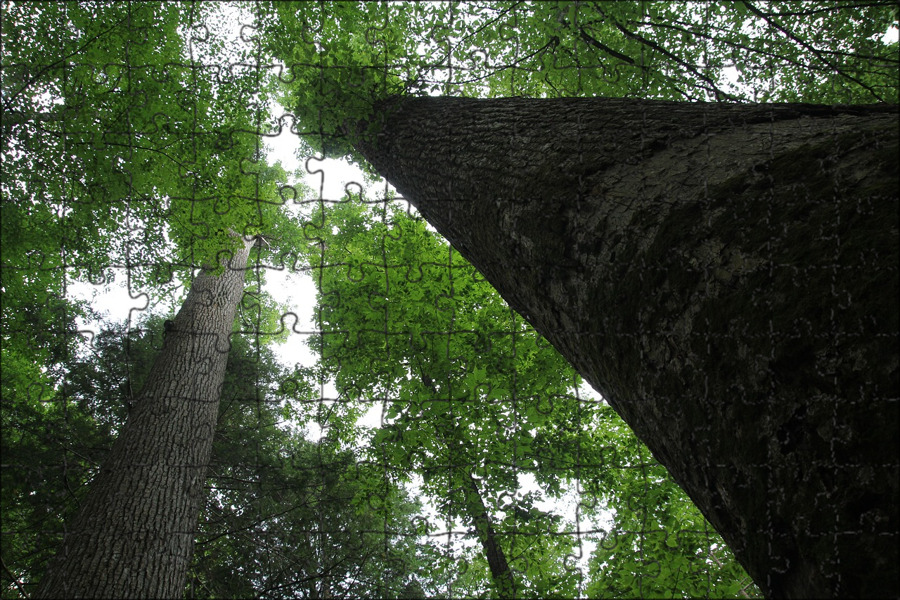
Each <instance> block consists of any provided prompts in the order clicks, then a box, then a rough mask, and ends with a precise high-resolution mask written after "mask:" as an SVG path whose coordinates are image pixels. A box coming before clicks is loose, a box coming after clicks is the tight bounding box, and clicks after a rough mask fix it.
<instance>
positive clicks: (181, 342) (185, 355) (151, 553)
mask: <svg viewBox="0 0 900 600" xmlns="http://www.w3.org/2000/svg"><path fill="white" fill-rule="evenodd" d="M252 245H253V243H252V242H250V241H248V242H245V243H244V244H243V245H242V246H241V247H239V248H238V249H237V250H236V251H235V252H234V254H233V256H231V257H230V258H229V259H228V260H225V261H224V263H223V264H225V265H226V268H225V271H224V273H222V274H221V275H219V276H214V275H213V274H212V273H210V272H207V271H204V272H202V273H201V274H200V275H199V276H198V277H197V278H196V279H195V280H194V282H193V284H192V285H191V289H190V292H189V293H188V296H187V298H186V299H185V301H184V304H183V305H182V307H181V310H180V311H179V312H178V314H177V315H176V317H175V319H174V320H173V321H172V322H167V326H166V334H165V341H164V343H163V348H162V350H161V351H160V354H159V356H158V357H157V358H156V361H155V362H154V363H153V367H152V369H151V371H150V375H149V376H148V378H147V382H146V383H145V384H144V388H143V389H142V390H141V393H140V394H139V396H138V398H137V400H136V402H135V406H134V409H133V410H132V411H131V413H130V415H129V417H128V421H127V423H126V424H125V427H124V428H123V429H122V433H121V434H120V435H119V437H118V438H117V439H116V441H115V443H114V444H113V447H112V450H111V451H110V454H109V456H108V457H107V459H106V460H105V461H104V463H103V465H102V466H101V469H100V473H99V474H98V475H97V477H96V478H95V479H94V480H93V481H92V482H91V484H90V489H89V490H88V493H87V497H86V498H85V501H84V503H83V505H82V506H81V508H80V509H79V512H78V515H77V516H76V517H75V519H74V521H73V522H72V523H67V527H66V534H65V537H64V539H63V544H62V547H61V548H60V550H59V552H58V553H57V555H56V557H55V558H54V560H53V561H52V562H51V564H50V567H49V569H48V571H47V574H46V575H45V576H44V578H43V580H42V581H41V582H40V584H39V586H38V589H37V592H36V593H35V597H36V598H178V597H181V596H183V595H184V586H185V582H186V578H187V570H188V566H189V564H190V561H191V556H192V552H193V547H194V534H195V530H196V528H197V519H198V517H199V514H200V507H201V503H202V500H203V497H204V496H203V494H204V491H203V490H204V482H205V478H206V469H207V466H208V464H209V460H210V454H211V452H212V443H213V434H214V432H215V428H216V421H217V417H218V409H219V397H220V395H221V389H222V383H223V381H224V379H225V366H226V361H227V357H228V351H229V348H230V341H229V336H230V335H231V329H232V325H233V324H234V317H235V312H236V311H237V306H238V302H240V299H241V296H242V294H243V290H244V274H245V270H246V264H247V258H248V256H249V253H250V248H251V247H252Z"/></svg>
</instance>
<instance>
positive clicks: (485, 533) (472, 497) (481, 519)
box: [463, 473, 516, 598]
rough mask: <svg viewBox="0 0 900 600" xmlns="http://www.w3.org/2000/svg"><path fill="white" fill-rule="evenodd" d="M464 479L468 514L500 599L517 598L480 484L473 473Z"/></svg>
mask: <svg viewBox="0 0 900 600" xmlns="http://www.w3.org/2000/svg"><path fill="white" fill-rule="evenodd" d="M463 479H464V485H465V488H466V489H465V495H466V512H467V513H468V515H469V518H470V519H471V520H472V524H473V525H474V526H475V532H476V533H477V535H478V541H479V542H481V547H482V549H483V550H484V555H485V557H486V558H487V562H488V568H489V569H490V570H491V579H493V581H494V586H495V587H496V589H497V594H498V595H499V597H500V598H515V597H516V580H515V577H513V572H512V570H511V569H510V568H509V563H508V562H507V561H506V554H504V553H503V548H501V547H500V542H499V541H498V540H497V533H496V532H495V531H494V526H493V524H492V523H491V515H490V514H489V513H488V510H487V507H486V506H485V505H484V500H483V499H482V498H481V491H480V490H479V489H478V482H477V481H475V478H474V477H473V476H472V474H471V473H468V474H466V475H464V476H463Z"/></svg>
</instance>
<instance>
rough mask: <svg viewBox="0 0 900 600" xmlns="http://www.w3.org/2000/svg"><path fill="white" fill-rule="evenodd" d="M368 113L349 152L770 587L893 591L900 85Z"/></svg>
mask: <svg viewBox="0 0 900 600" xmlns="http://www.w3.org/2000/svg"><path fill="white" fill-rule="evenodd" d="M375 114H376V117H377V119H376V120H374V122H373V123H372V124H373V125H374V126H375V127H373V128H372V129H373V130H375V131H376V132H377V133H374V134H371V133H362V132H363V131H365V128H364V127H359V128H355V129H354V130H353V131H349V133H350V134H351V136H353V137H355V139H356V146H357V149H358V150H359V151H360V152H361V153H362V154H363V155H364V156H365V157H366V158H367V159H368V160H369V161H370V162H371V163H372V164H373V165H374V166H375V168H376V169H377V170H378V171H379V172H380V173H381V174H382V175H384V176H385V177H386V178H387V179H388V180H389V181H390V182H391V183H393V184H394V186H396V188H397V189H398V190H399V191H400V193H401V194H403V196H405V197H406V198H407V199H409V200H410V201H412V203H413V204H414V205H415V206H416V208H417V209H418V210H419V211H420V212H421V214H422V215H423V216H424V217H425V218H426V219H427V220H428V221H429V222H430V223H431V224H432V225H433V226H434V227H436V228H437V229H438V231H440V232H441V233H442V234H443V235H444V236H445V237H446V238H447V239H448V240H449V241H450V242H451V243H452V244H453V245H454V247H456V248H457V249H458V250H459V251H460V252H461V253H462V254H463V255H464V256H466V258H468V259H469V260H470V261H471V262H472V263H473V264H474V265H475V266H476V267H477V268H478V269H479V270H480V271H481V272H482V273H483V274H484V275H485V276H486V277H487V279H488V280H489V281H490V282H491V283H492V284H493V285H494V286H495V287H496V288H497V290H498V291H499V292H500V293H501V294H502V295H503V297H504V298H505V299H506V300H507V301H508V302H509V303H510V304H511V305H512V306H513V308H515V309H516V310H518V311H519V312H520V313H522V314H523V315H524V316H525V317H526V318H527V319H528V320H529V321H530V322H531V323H532V324H533V325H534V327H535V328H536V329H537V330H538V331H539V332H540V333H541V334H543V335H544V336H545V337H546V338H547V339H548V340H549V341H550V342H551V343H552V344H553V345H554V346H555V347H556V348H557V349H559V350H560V352H562V354H563V355H564V356H566V358H567V359H568V360H569V361H571V362H572V364H573V365H574V366H575V367H576V368H577V369H578V370H579V372H580V373H581V374H582V375H583V376H584V377H585V378H586V379H587V381H589V382H590V383H591V384H592V385H593V386H594V387H595V388H596V389H597V390H598V391H599V392H601V393H602V394H603V396H604V397H605V398H606V399H607V401H609V403H610V404H611V405H612V406H613V407H614V408H615V409H616V411H617V412H618V413H619V414H620V415H622V417H623V418H624V419H625V421H626V422H628V424H629V425H630V426H631V427H632V428H633V429H634V431H635V432H636V433H637V434H638V436H639V437H640V438H641V439H642V440H643V441H644V442H645V443H646V444H647V445H648V446H649V447H650V449H651V450H652V451H653V453H654V455H655V456H656V457H657V459H658V460H659V461H660V462H661V463H662V464H664V465H665V466H666V467H667V468H668V469H669V471H670V472H671V473H672V475H673V476H674V478H675V479H676V481H677V482H678V483H679V484H680V485H681V486H682V487H683V488H684V489H685V491H686V492H687V493H688V494H689V495H690V496H691V498H692V499H693V500H694V502H696V504H697V505H698V506H699V508H700V509H701V510H702V511H703V513H704V514H705V515H706V517H707V518H708V519H709V520H710V522H711V523H712V524H713V525H714V526H715V527H716V529H718V531H719V532H720V533H721V534H722V536H723V537H724V538H725V540H726V541H727V542H728V544H729V545H730V546H731V548H732V549H733V550H734V552H735V554H736V556H737V557H738V559H739V560H740V562H741V563H742V564H743V565H744V566H745V567H746V568H747V570H748V572H749V573H750V575H751V576H752V577H753V579H754V580H755V581H756V582H757V584H758V585H759V586H760V588H761V589H762V590H763V592H764V593H765V594H766V595H767V596H770V597H781V596H785V597H804V596H807V597H809V596H812V597H833V596H848V597H849V596H897V595H898V593H900V589H898V567H897V565H898V564H900V560H898V553H897V547H898V510H897V506H898V480H900V477H898V436H897V430H898V402H897V399H898V395H900V392H898V387H900V386H898V318H897V306H898V304H900V293H898V251H900V249H898V228H897V210H898V172H897V165H898V145H897V137H898V135H897V107H896V106H865V107H863V106H860V107H852V106H847V107H824V106H814V105H718V104H681V103H667V102H651V101H635V100H624V99H596V98H581V99H558V100H532V99H522V98H509V99H499V100H470V99H454V98H417V99H407V100H398V99H392V100H391V101H389V102H387V103H385V104H383V105H380V106H378V107H376V113H375ZM363 125H367V124H363Z"/></svg>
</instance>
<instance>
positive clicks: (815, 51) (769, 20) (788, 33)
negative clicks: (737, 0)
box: [744, 0, 884, 102]
mask: <svg viewBox="0 0 900 600" xmlns="http://www.w3.org/2000/svg"><path fill="white" fill-rule="evenodd" d="M744 5H745V6H746V7H747V10H749V11H750V12H752V13H753V14H755V15H756V16H758V17H759V18H761V19H762V20H764V21H765V22H766V23H768V24H769V25H771V26H772V27H774V28H775V29H777V30H778V31H780V32H781V33H783V34H784V35H785V36H787V38H788V39H790V40H791V41H793V42H795V43H797V44H799V45H800V46H801V47H803V48H806V49H807V50H809V51H810V52H812V53H813V54H814V55H815V56H816V58H818V59H819V60H820V61H822V62H823V63H825V64H826V65H828V66H829V67H830V68H831V69H834V71H835V73H837V74H838V75H841V76H842V77H846V78H847V79H849V80H850V81H853V82H854V83H856V84H858V85H859V86H861V87H862V88H863V89H866V90H868V92H869V93H870V94H872V96H874V97H875V98H876V99H877V100H878V101H879V102H884V99H883V98H882V97H881V96H879V95H878V94H877V93H876V92H875V90H874V89H872V88H871V87H870V86H868V85H866V84H865V83H863V82H862V81H860V80H859V79H857V78H856V77H854V76H852V75H850V74H848V73H845V72H844V71H842V70H841V69H840V68H839V67H838V66H837V65H834V64H832V63H831V62H830V61H829V60H828V59H827V58H825V56H823V55H822V52H820V51H819V50H818V49H817V48H814V47H813V46H811V45H810V44H807V43H806V42H805V41H803V40H802V39H800V38H799V37H797V36H796V35H794V34H793V33H792V32H791V31H789V30H788V29H787V28H785V27H784V26H783V25H781V23H779V22H778V21H776V20H775V19H773V18H770V17H769V16H768V15H767V14H766V13H764V12H762V11H761V10H759V9H758V8H756V7H755V6H753V4H752V3H750V2H749V0H747V1H745V2H744Z"/></svg>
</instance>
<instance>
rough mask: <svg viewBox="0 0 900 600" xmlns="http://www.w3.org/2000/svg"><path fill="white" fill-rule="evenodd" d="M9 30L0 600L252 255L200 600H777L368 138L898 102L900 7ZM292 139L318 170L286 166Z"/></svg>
mask: <svg viewBox="0 0 900 600" xmlns="http://www.w3.org/2000/svg"><path fill="white" fill-rule="evenodd" d="M2 10H3V15H2V17H3V19H2V23H3V25H2V32H0V35H2V46H3V51H2V65H0V69H2V88H0V92H2V94H0V99H2V153H3V154H2V182H0V191H2V203H0V210H2V219H0V227H2V230H0V233H2V246H3V253H2V270H0V276H2V280H0V285H2V294H3V303H2V307H0V326H2V332H0V340H2V356H0V358H2V364H0V366H2V370H0V377H2V412H0V417H2V431H3V436H2V448H0V449H2V455H3V457H4V464H3V469H2V484H3V485H2V493H0V502H2V505H0V510H2V522H3V536H2V542H0V543H2V555H3V570H2V574H0V578H2V594H3V596H4V597H9V598H19V597H29V596H30V595H31V594H32V593H33V590H34V589H35V587H36V585H37V584H38V582H39V581H40V580H41V578H42V577H43V576H44V574H45V572H46V570H47V568H48V563H49V561H50V559H51V557H52V556H53V554H54V553H55V551H56V548H57V547H58V546H59V544H61V543H62V542H63V540H64V539H65V535H66V531H67V530H66V523H67V521H68V520H69V519H70V518H72V516H73V515H74V514H76V513H77V511H78V508H79V506H80V504H81V503H82V501H83V500H84V498H85V495H86V493H87V492H88V489H89V487H90V484H91V482H92V481H93V480H94V479H95V477H96V475H97V473H98V472H99V470H100V465H101V463H103V461H104V459H105V458H106V457H107V456H108V453H109V452H110V448H111V447H112V445H113V441H114V440H115V438H116V436H117V435H118V434H119V433H120V432H121V431H122V429H123V428H124V427H125V423H126V422H127V420H128V417H129V414H130V413H131V411H132V410H133V408H134V402H135V399H136V398H137V397H138V395H139V391H140V389H141V387H142V385H143V383H144V381H145V380H146V379H147V377H148V373H149V371H150V366H151V364H152V363H153V361H154V359H155V357H156V356H157V355H158V354H159V353H160V352H161V349H162V347H163V345H164V340H165V336H166V334H167V331H168V330H167V325H166V323H171V319H172V318H173V315H174V314H175V313H176V312H177V310H178V307H179V305H180V304H181V302H182V301H183V300H184V298H185V296H186V294H187V292H188V289H189V288H190V286H191V284H192V282H193V281H194V280H195V279H196V278H197V277H198V274H199V273H200V271H201V269H203V268H207V269H210V270H213V271H215V270H216V269H218V272H220V273H221V271H222V270H223V268H222V267H221V265H222V264H223V261H222V257H223V256H230V255H231V254H232V253H234V252H236V249H237V248H238V246H239V243H238V238H239V237H240V236H243V237H244V238H245V239H248V240H255V243H254V244H253V248H252V250H251V254H250V259H249V262H248V268H247V271H246V276H245V288H244V292H243V297H242V299H241V302H240V305H239V306H238V311H237V314H238V316H237V317H236V319H235V322H234V325H233V328H232V335H231V336H230V338H229V344H228V347H227V356H228V359H227V368H226V379H225V383H224V384H223V385H222V388H221V394H220V397H219V398H216V401H217V402H218V413H217V414H218V417H217V423H216V427H215V442H214V444H213V449H212V457H211V459H210V464H209V468H208V471H207V480H206V483H205V485H204V497H203V501H202V509H201V513H200V515H199V520H198V528H197V532H196V536H195V538H196V541H195V546H194V554H193V558H192V561H191V563H190V567H189V573H188V577H187V581H186V584H185V594H186V595H187V596H189V597H220V596H230V597H246V596H261V597H298V596H299V597H309V598H315V597H328V596H369V597H407V598H413V597H423V596H425V597H434V598H444V597H446V598H449V597H460V596H465V597H506V596H509V595H513V594H514V595H515V596H516V597H535V598H541V597H548V596H554V597H658V596H687V597H695V596H703V597H707V596H716V597H735V596H739V597H751V596H756V595H759V590H758V589H757V588H756V587H755V586H754V585H753V583H752V582H751V581H750V579H749V577H748V576H747V574H746V572H745V571H744V570H743V568H742V567H741V566H740V565H739V564H738V562H737V561H736V560H735V558H734V556H733V555H732V553H731V552H730V551H729V549H728V548H727V546H726V545H725V543H724V542H723V541H722V539H721V537H720V536H719V535H718V534H717V533H716V532H715V531H714V529H713V528H712V527H711V526H710V524H709V523H708V522H707V521H706V519H704V517H703V515H702V514H701V513H700V511H699V510H698V509H697V508H696V507H695V506H694V505H693V504H692V502H691V501H690V500H689V499H688V497H687V496H686V495H685V493H684V492H683V491H682V490H681V489H680V488H679V487H678V486H677V485H676V484H675V483H674V481H673V480H672V478H671V477H670V476H669V474H668V473H667V472H666V470H665V469H664V468H663V467H662V466H661V465H660V464H659V463H658V462H657V461H656V460H655V459H654V458H653V456H652V455H651V454H650V452H649V451H648V450H647V448H646V446H644V445H643V444H642V443H641V442H640V441H639V440H638V439H637V438H636V437H635V436H634V434H633V433H632V432H631V431H630V429H629V428H628V427H627V425H625V423H624V422H623V421H622V420H621V419H620V418H619V416H618V415H617V414H616V413H615V412H614V411H613V410H612V409H611V408H610V407H609V406H608V404H607V403H606V402H605V401H604V400H603V399H602V398H600V397H599V396H597V395H596V394H595V393H592V391H590V390H588V389H586V386H584V385H583V382H582V380H581V378H580V377H579V376H578V374H577V373H576V372H575V371H574V369H572V367H571V366H569V365H568V364H567V363H566V361H565V360H564V359H563V358H562V356H561V355H560V354H559V353H558V352H557V351H556V350H555V349H554V348H553V347H552V346H550V345H549V343H547V342H546V340H544V339H543V338H542V337H541V336H540V335H539V334H538V333H537V332H535V331H534V329H533V328H532V327H531V326H530V325H529V324H528V323H527V321H526V320H525V319H523V318H522V316H521V315H519V314H518V313H516V312H515V311H513V310H512V309H511V308H510V307H509V306H508V304H507V303H506V302H505V301H504V300H503V298H501V297H500V295H499V294H498V293H497V292H496V291H495V290H494V289H493V288H492V287H491V285H490V284H489V283H488V282H487V281H485V279H484V277H483V276H482V275H481V274H480V273H479V272H478V270H477V269H475V267H473V266H472V265H471V264H469V263H468V262H467V261H466V260H465V259H464V258H463V257H462V256H461V255H460V254H459V253H458V252H457V251H456V250H455V249H454V248H453V247H452V246H451V245H449V244H448V243H447V242H446V241H445V240H443V239H442V238H441V237H440V236H439V235H438V234H437V233H436V232H435V231H434V229H433V228H431V227H430V226H429V225H428V223H426V222H425V220H424V219H422V217H421V216H420V215H419V214H418V213H417V211H416V210H415V209H414V208H412V207H411V206H410V205H409V204H408V203H406V202H405V201H404V200H403V199H402V198H398V197H397V195H396V193H395V191H394V190H392V189H390V187H389V186H388V185H387V184H385V183H384V182H383V181H382V180H380V178H378V177H377V175H376V174H375V173H374V170H373V169H372V168H371V167H370V166H368V165H366V163H365V160H364V159H363V158H362V157H361V156H359V154H358V153H357V152H356V151H355V150H354V149H353V148H352V144H351V139H350V137H348V136H349V135H350V134H354V135H355V134H357V133H358V130H359V128H360V127H366V126H371V127H372V128H377V126H378V125H377V118H376V116H377V111H378V110H379V107H384V106H386V105H388V104H389V103H390V101H391V99H392V98H394V97H396V96H429V95H445V96H467V97H507V96H526V97H535V98H560V97H615V98H635V99H657V100H669V101H680V102H700V101H703V102H717V103H760V102H803V103H813V104H873V103H897V102H898V97H900V84H898V66H900V57H898V42H897V19H898V9H897V5H896V3H894V2H879V1H873V2H865V1H859V0H847V1H842V0H841V1H829V2H805V1H804V2H800V1H797V2H777V3H776V2H741V1H734V2H732V1H723V2H703V3H673V2H615V3H612V2H569V1H566V2H563V1H560V2H513V1H507V2H382V3H375V2H358V3H357V2H316V3H313V2H296V3H294V2H228V3H206V2H118V3H109V2H89V1H78V2H50V3H33V2H12V1H5V2H3V5H2ZM361 124H362V125H361ZM278 135H287V136H291V138H292V139H293V140H294V143H295V145H296V158H298V159H299V160H300V161H301V164H302V165H306V166H307V168H302V167H301V168H300V169H298V170H297V172H288V170H286V169H285V167H283V166H282V162H284V163H288V162H292V161H293V158H291V157H277V156H275V155H274V153H273V152H271V151H270V149H269V148H268V147H267V143H268V141H269V140H270V139H271V138H274V137H275V136H278ZM324 158H341V159H350V160H352V161H354V162H356V163H358V164H359V165H361V166H362V167H363V169H364V170H365V171H366V173H367V175H366V178H365V180H364V181H360V182H357V184H356V185H353V186H348V187H347V193H346V194H343V195H341V196H339V197H325V196H324V195H323V194H322V191H321V189H322V188H318V189H317V188H316V184H315V182H316V181H319V178H320V177H322V175H320V174H316V173H312V171H313V169H311V168H309V165H310V162H309V160H310V159H324ZM312 164H315V162H313V163H312ZM310 175H312V176H310ZM325 176H328V177H332V176H333V175H331V174H326V175H325ZM285 272H286V273H289V274H290V275H291V276H295V277H306V278H309V281H311V282H312V284H313V285H314V289H315V297H314V298H309V299H308V304H309V306H298V305H292V304H289V303H288V302H287V301H286V300H284V299H283V297H284V294H282V293H280V292H279V291H277V290H273V288H272V284H271V283H269V281H270V280H275V281H283V278H282V277H281V273H285ZM117 286H118V287H120V288H124V290H125V291H127V293H128V294H129V297H130V298H131V299H143V300H145V302H144V304H143V308H141V309H136V310H132V311H131V313H130V315H129V317H128V319H127V320H126V321H124V322H113V321H111V320H109V319H107V318H106V317H105V316H104V315H103V314H102V307H101V306H100V305H99V304H98V303H96V302H94V303H93V304H92V301H91V300H88V299H86V298H85V296H84V294H80V293H76V292H75V290H77V289H81V290H84V289H96V290H98V291H104V290H109V289H112V288H115V287H117ZM307 312H309V313H311V314H312V315H313V316H312V318H311V319H310V327H308V328H306V327H305V326H303V325H302V318H301V317H300V316H298V315H301V313H302V314H306V313H307ZM300 339H303V340H306V341H305V342H304V346H305V349H308V352H307V351H306V350H304V351H303V352H300V351H298V350H297V349H296V348H297V346H299V345H300V344H299V342H298V343H297V344H294V345H293V346H292V345H291V344H293V343H294V341H297V340H300ZM279 343H281V344H282V346H279V345H278V344H279ZM284 348H294V350H292V351H289V352H286V351H285V350H284ZM286 355H287V357H286ZM300 356H303V358H302V359H301V358H297V357H300ZM307 356H311V357H312V358H311V359H307V358H306V357H307ZM367 415H368V419H366V418H365V417H366V416H367ZM372 415H374V423H373V419H372Z"/></svg>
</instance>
